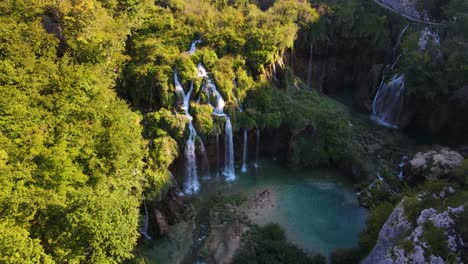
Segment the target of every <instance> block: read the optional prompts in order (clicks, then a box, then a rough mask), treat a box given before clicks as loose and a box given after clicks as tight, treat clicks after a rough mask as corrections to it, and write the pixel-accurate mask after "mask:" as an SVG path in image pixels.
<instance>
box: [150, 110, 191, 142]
mask: <svg viewBox="0 0 468 264" xmlns="http://www.w3.org/2000/svg"><path fill="white" fill-rule="evenodd" d="M146 118H147V121H148V124H147V129H148V130H149V133H150V134H151V137H163V136H172V137H173V138H175V139H176V140H178V141H182V140H183V139H184V135H185V129H186V126H187V123H188V120H187V117H186V116H185V115H182V114H175V115H174V114H173V113H172V112H171V111H170V110H168V109H166V108H161V109H159V111H157V112H152V113H149V114H147V115H146Z"/></svg>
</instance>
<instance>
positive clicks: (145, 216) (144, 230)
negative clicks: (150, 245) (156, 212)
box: [140, 200, 152, 240]
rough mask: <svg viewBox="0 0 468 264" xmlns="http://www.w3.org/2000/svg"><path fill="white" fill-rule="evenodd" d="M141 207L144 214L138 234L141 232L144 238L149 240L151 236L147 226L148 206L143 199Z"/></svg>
mask: <svg viewBox="0 0 468 264" xmlns="http://www.w3.org/2000/svg"><path fill="white" fill-rule="evenodd" d="M143 207H144V208H145V215H144V218H143V228H142V229H143V230H141V232H140V234H142V235H143V236H144V237H145V238H146V239H148V240H151V239H152V238H151V237H150V236H149V235H148V227H149V214H148V207H147V206H146V202H145V200H143Z"/></svg>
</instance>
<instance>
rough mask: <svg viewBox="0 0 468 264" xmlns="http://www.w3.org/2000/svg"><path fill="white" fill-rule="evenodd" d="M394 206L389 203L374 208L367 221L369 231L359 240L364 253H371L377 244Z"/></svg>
mask: <svg viewBox="0 0 468 264" xmlns="http://www.w3.org/2000/svg"><path fill="white" fill-rule="evenodd" d="M393 208H394V206H393V205H392V204H391V203H389V202H383V203H380V204H379V205H377V206H376V207H374V208H373V209H372V210H371V212H370V214H369V218H368V219H367V230H366V232H365V233H362V234H361V236H360V238H359V246H360V248H362V249H363V251H364V252H370V251H371V249H372V248H373V247H374V245H375V243H376V242H377V238H378V236H379V232H380V229H381V228H382V226H383V225H384V224H385V222H386V221H387V219H388V217H389V216H390V214H391V213H392V211H393Z"/></svg>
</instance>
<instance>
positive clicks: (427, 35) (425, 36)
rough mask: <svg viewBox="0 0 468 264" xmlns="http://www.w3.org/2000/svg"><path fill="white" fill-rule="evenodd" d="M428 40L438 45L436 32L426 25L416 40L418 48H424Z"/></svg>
mask: <svg viewBox="0 0 468 264" xmlns="http://www.w3.org/2000/svg"><path fill="white" fill-rule="evenodd" d="M430 41H432V43H433V44H434V45H436V46H439V44H440V37H439V34H438V33H437V32H432V31H431V30H430V29H429V28H428V27H425V28H424V30H423V31H422V32H421V36H420V37H419V40H418V45H419V49H420V50H425V49H426V48H427V45H428V44H429V42H430Z"/></svg>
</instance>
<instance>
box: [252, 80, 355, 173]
mask: <svg viewBox="0 0 468 264" xmlns="http://www.w3.org/2000/svg"><path fill="white" fill-rule="evenodd" d="M251 96H252V99H253V100H254V104H253V109H254V111H251V112H250V111H249V110H247V113H252V115H253V116H254V119H255V120H256V122H257V124H258V125H259V126H266V127H273V128H277V127H279V126H280V125H282V124H283V125H286V126H288V127H289V128H290V129H291V131H292V133H293V140H292V144H291V155H290V162H291V165H292V166H293V167H306V166H314V165H320V164H322V165H323V164H325V165H327V164H329V162H330V160H332V159H333V160H335V161H337V160H340V159H344V158H348V157H349V155H350V152H349V147H348V146H350V141H351V136H352V132H351V129H350V127H349V125H348V123H347V120H346V117H347V112H346V111H345V110H344V109H343V107H341V106H340V105H339V104H338V103H336V102H334V101H332V100H330V99H327V98H326V97H322V96H319V95H318V94H317V93H316V92H315V91H308V90H293V91H289V92H285V91H281V90H279V89H275V88H273V87H270V86H267V85H265V86H262V87H260V88H257V90H256V91H255V92H254V93H252V95H251Z"/></svg>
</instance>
